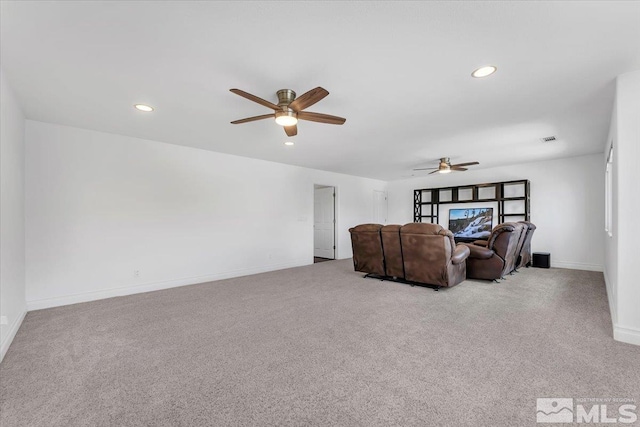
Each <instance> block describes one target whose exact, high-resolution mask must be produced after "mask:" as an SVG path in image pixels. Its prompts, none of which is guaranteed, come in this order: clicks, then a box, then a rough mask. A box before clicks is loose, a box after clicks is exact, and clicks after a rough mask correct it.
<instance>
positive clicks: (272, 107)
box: [229, 89, 282, 111]
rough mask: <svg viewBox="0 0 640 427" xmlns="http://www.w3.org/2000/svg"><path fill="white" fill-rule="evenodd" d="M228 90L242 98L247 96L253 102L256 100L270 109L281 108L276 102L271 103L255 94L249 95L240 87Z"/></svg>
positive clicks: (278, 109)
mask: <svg viewBox="0 0 640 427" xmlns="http://www.w3.org/2000/svg"><path fill="white" fill-rule="evenodd" d="M229 91H231V92H233V93H235V94H236V95H240V96H241V97H243V98H247V99H248V100H250V101H253V102H257V103H258V104H260V105H264V106H265V107H268V108H271V109H272V110H276V111H280V110H282V108H280V107H278V106H277V105H276V104H272V103H271V102H269V101H267V100H265V99H262V98H258V97H257V96H255V95H251V94H250V93H247V92H245V91H243V90H240V89H229Z"/></svg>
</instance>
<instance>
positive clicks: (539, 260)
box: [531, 252, 551, 268]
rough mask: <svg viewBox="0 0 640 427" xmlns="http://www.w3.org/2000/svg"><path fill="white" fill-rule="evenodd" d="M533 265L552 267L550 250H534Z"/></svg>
mask: <svg viewBox="0 0 640 427" xmlns="http://www.w3.org/2000/svg"><path fill="white" fill-rule="evenodd" d="M531 265H533V266H534V267H538V268H549V267H551V254H550V253H549V252H534V253H533V260H532V262H531Z"/></svg>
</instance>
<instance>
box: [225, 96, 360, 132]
mask: <svg viewBox="0 0 640 427" xmlns="http://www.w3.org/2000/svg"><path fill="white" fill-rule="evenodd" d="M229 90H230V91H231V92H233V93H235V94H236V95H240V96H241V97H243V98H247V99H249V100H251V101H253V102H257V103H258V104H260V105H264V106H265V107H268V108H271V109H272V110H274V113H271V114H263V115H261V116H254V117H247V118H246V119H240V120H234V121H233V122H231V123H233V124H234V125H238V124H240V123H247V122H253V121H256V120H263V119H271V118H275V119H276V123H277V124H279V125H280V126H283V127H284V131H285V133H286V134H287V135H288V136H295V135H297V134H298V126H297V123H298V120H308V121H311V122H318V123H328V124H330V125H341V124H343V123H344V122H345V121H346V120H347V119H344V118H342V117H337V116H330V115H329V114H321V113H312V112H311V111H302V110H304V109H305V108H308V107H311V106H312V105H313V104H315V103H316V102H318V101H320V100H321V99H323V98H324V97H325V96H327V95H329V92H328V91H327V90H326V89H323V88H321V87H317V88H315V89H311V90H310V91H309V92H306V93H304V94H303V95H302V96H300V97H299V98H296V93H295V92H294V91H292V90H291V89H280V90H279V91H278V92H276V94H277V95H278V105H276V104H273V103H271V102H269V101H267V100H264V99H262V98H258V97H257V96H255V95H252V94H250V93H247V92H245V91H243V90H240V89H229Z"/></svg>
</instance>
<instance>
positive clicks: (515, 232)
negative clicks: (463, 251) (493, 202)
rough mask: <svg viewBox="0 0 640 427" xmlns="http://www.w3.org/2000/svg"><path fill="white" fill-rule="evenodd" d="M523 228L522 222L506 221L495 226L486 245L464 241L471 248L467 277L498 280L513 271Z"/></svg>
mask: <svg viewBox="0 0 640 427" xmlns="http://www.w3.org/2000/svg"><path fill="white" fill-rule="evenodd" d="M522 228H523V227H522V225H521V224H518V223H513V222H505V223H504V224H498V225H496V226H495V227H494V228H493V230H492V231H491V236H489V240H488V241H487V246H486V247H482V246H478V245H474V244H472V243H464V245H466V246H467V247H468V248H469V250H470V255H469V258H468V259H467V278H469V279H485V280H496V279H500V278H503V277H504V275H505V274H508V273H510V272H511V271H513V269H514V268H515V259H516V249H517V247H518V243H519V241H520V235H521V233H522Z"/></svg>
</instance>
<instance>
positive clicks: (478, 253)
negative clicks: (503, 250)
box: [463, 243, 494, 259]
mask: <svg viewBox="0 0 640 427" xmlns="http://www.w3.org/2000/svg"><path fill="white" fill-rule="evenodd" d="M463 245H465V246H466V247H468V248H469V252H470V253H469V257H470V258H475V259H489V258H491V257H492V256H493V254H494V252H493V251H492V250H491V249H487V248H483V247H482V246H476V245H472V244H468V243H467V244H464V243H463Z"/></svg>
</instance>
